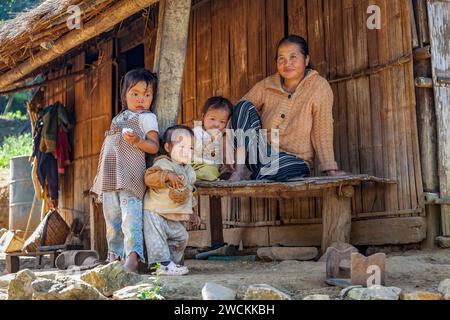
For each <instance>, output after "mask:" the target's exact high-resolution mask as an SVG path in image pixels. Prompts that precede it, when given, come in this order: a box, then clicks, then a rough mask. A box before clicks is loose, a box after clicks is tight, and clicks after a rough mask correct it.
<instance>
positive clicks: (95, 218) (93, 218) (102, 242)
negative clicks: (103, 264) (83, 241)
mask: <svg viewBox="0 0 450 320" xmlns="http://www.w3.org/2000/svg"><path fill="white" fill-rule="evenodd" d="M89 204H90V208H89V215H90V217H89V223H90V231H91V234H90V238H91V249H92V250H96V251H97V252H98V254H99V256H100V259H106V257H107V255H108V244H107V243H106V224H105V217H104V216H103V211H102V209H101V208H100V207H99V206H98V205H97V204H96V203H95V201H94V198H90V199H89Z"/></svg>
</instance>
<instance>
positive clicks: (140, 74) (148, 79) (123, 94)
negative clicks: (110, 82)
mask: <svg viewBox="0 0 450 320" xmlns="http://www.w3.org/2000/svg"><path fill="white" fill-rule="evenodd" d="M141 81H144V82H145V83H146V84H147V86H149V85H151V86H152V88H153V100H152V104H151V105H150V109H152V108H153V105H154V103H155V100H156V99H155V98H156V94H157V93H158V77H157V76H156V73H153V72H151V71H150V70H147V69H144V68H139V69H133V70H131V71H128V72H127V73H126V74H125V76H124V77H123V78H122V81H121V84H120V88H121V90H120V100H121V102H122V110H126V109H128V106H127V92H128V91H129V90H130V89H131V88H133V87H134V86H135V85H136V84H138V83H139V82H141Z"/></svg>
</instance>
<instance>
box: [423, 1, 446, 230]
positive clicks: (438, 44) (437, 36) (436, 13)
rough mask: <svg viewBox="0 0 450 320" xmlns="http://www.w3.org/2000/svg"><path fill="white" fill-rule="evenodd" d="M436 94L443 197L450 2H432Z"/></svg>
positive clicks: (429, 12) (432, 41) (431, 19)
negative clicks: (445, 80)
mask: <svg viewBox="0 0 450 320" xmlns="http://www.w3.org/2000/svg"><path fill="white" fill-rule="evenodd" d="M428 17H429V29H430V40H431V56H432V67H433V68H432V69H433V83H434V96H435V105H436V120H437V143H438V165H439V170H438V173H439V186H440V195H441V197H442V198H443V197H450V126H449V125H448V120H449V119H450V107H449V106H450V86H448V85H446V84H445V83H444V81H440V79H443V78H450V43H449V41H448V39H449V38H450V25H449V24H448V23H447V22H448V21H449V20H450V2H448V1H439V0H436V1H428ZM441 220H442V234H443V236H446V237H449V236H450V205H448V204H447V205H446V204H442V205H441Z"/></svg>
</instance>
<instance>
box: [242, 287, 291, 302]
mask: <svg viewBox="0 0 450 320" xmlns="http://www.w3.org/2000/svg"><path fill="white" fill-rule="evenodd" d="M244 300H292V299H291V297H290V296H289V295H287V294H286V293H284V292H281V291H280V290H278V289H275V288H274V287H272V286H269V285H267V284H254V285H251V286H249V287H248V289H247V291H246V292H245V296H244Z"/></svg>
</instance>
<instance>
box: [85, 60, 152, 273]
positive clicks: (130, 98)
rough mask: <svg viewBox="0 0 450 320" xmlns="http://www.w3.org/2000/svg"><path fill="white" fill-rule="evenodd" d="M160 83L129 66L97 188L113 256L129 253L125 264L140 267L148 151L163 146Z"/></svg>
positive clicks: (132, 268) (102, 155) (103, 152)
mask: <svg viewBox="0 0 450 320" xmlns="http://www.w3.org/2000/svg"><path fill="white" fill-rule="evenodd" d="M157 88H158V80H157V78H156V75H154V74H153V73H151V72H150V71H148V70H146V69H136V70H132V71H130V72H128V73H127V74H126V75H125V77H124V79H123V80H122V85H121V102H122V112H121V113H119V114H118V115H117V116H115V117H114V119H113V120H112V123H111V128H110V130H109V131H107V132H106V133H105V140H104V142H103V145H102V150H101V153H100V159H99V164H98V169H97V176H96V177H95V180H94V185H93V187H92V189H91V190H92V192H94V193H96V194H97V195H98V200H99V201H101V202H103V214H104V216H105V222H106V238H107V242H108V252H109V254H108V258H109V261H110V262H112V261H116V260H119V259H120V258H121V257H125V258H126V262H125V268H126V269H127V270H129V271H132V272H137V269H138V261H139V260H141V261H144V254H143V245H144V244H143V235H142V199H143V198H144V194H145V185H144V174H145V169H146V165H145V154H146V153H150V154H155V153H157V152H158V150H159V139H158V122H157V120H156V116H155V115H154V114H153V113H152V112H150V109H151V107H152V105H153V102H154V97H155V96H156V92H157Z"/></svg>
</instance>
